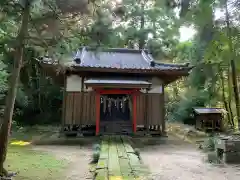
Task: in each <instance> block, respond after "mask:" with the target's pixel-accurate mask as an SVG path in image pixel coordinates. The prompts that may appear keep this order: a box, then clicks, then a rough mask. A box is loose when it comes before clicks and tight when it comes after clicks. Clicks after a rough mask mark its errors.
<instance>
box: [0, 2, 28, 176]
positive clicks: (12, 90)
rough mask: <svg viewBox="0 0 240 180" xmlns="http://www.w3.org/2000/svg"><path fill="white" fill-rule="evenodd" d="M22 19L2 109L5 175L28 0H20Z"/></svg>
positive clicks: (0, 146)
mask: <svg viewBox="0 0 240 180" xmlns="http://www.w3.org/2000/svg"><path fill="white" fill-rule="evenodd" d="M22 2H23V3H22V15H21V16H22V21H21V24H22V25H21V28H20V31H19V34H18V36H17V38H16V45H15V48H14V64H13V65H14V67H13V71H12V74H11V75H10V78H9V89H8V93H7V98H6V106H5V110H4V117H3V122H2V126H1V129H0V174H2V175H7V174H6V171H5V170H4V167H3V164H4V161H5V159H6V154H7V144H8V136H9V133H10V129H11V124H12V116H13V109H14V104H15V99H16V93H17V87H18V81H19V75H20V70H21V67H22V62H23V55H24V47H25V42H24V40H25V38H26V35H27V32H28V23H29V15H30V1H29V0H25V1H22Z"/></svg>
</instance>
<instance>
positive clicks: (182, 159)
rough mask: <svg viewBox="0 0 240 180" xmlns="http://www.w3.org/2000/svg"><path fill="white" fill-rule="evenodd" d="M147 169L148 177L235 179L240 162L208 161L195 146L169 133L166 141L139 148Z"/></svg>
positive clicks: (162, 179)
mask: <svg viewBox="0 0 240 180" xmlns="http://www.w3.org/2000/svg"><path fill="white" fill-rule="evenodd" d="M140 152H141V157H142V159H143V162H144V163H145V165H147V166H148V167H149V169H150V171H151V173H152V174H151V176H150V177H149V178H146V179H149V180H239V179H240V166H230V165H212V164H210V163H207V162H206V160H205V155H204V154H203V153H201V152H200V151H199V150H197V148H196V147H195V146H193V145H191V144H188V143H186V142H182V141H181V140H179V139H176V138H173V137H169V140H167V142H166V143H164V144H161V145H158V146H156V145H155V146H148V147H145V148H144V149H141V151H140Z"/></svg>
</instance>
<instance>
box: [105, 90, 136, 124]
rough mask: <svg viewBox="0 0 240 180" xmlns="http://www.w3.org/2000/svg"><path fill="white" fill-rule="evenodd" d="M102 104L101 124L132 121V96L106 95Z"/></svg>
mask: <svg viewBox="0 0 240 180" xmlns="http://www.w3.org/2000/svg"><path fill="white" fill-rule="evenodd" d="M100 103H101V104H100V122H102V121H108V122H113V121H125V122H126V121H131V113H130V112H131V110H130V109H131V107H130V106H131V95H126V94H105V95H102V96H101V101H100Z"/></svg>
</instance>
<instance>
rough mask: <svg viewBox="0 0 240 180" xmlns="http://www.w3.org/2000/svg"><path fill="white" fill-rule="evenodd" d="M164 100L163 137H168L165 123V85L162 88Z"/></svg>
mask: <svg viewBox="0 0 240 180" xmlns="http://www.w3.org/2000/svg"><path fill="white" fill-rule="evenodd" d="M162 96H163V97H162V98H163V107H162V108H163V111H162V112H163V113H162V135H163V136H165V135H166V124H165V123H166V122H165V96H164V85H163V86H162Z"/></svg>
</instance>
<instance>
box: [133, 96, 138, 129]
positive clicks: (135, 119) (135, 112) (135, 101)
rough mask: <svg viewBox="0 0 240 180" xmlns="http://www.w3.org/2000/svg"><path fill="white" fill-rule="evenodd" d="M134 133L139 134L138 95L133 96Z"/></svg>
mask: <svg viewBox="0 0 240 180" xmlns="http://www.w3.org/2000/svg"><path fill="white" fill-rule="evenodd" d="M132 117H133V133H136V132H137V95H136V93H134V94H133V116H132Z"/></svg>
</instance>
